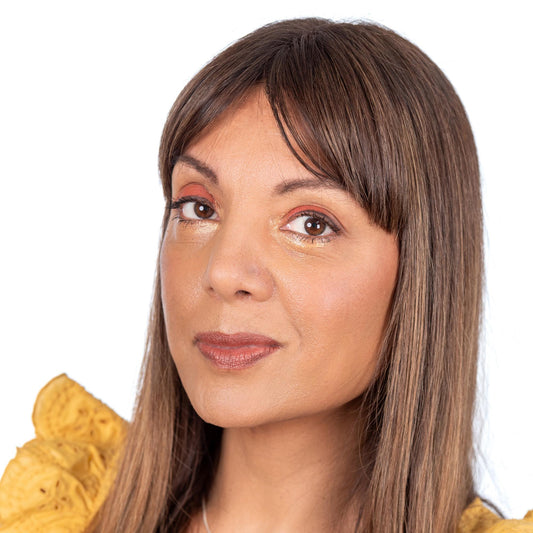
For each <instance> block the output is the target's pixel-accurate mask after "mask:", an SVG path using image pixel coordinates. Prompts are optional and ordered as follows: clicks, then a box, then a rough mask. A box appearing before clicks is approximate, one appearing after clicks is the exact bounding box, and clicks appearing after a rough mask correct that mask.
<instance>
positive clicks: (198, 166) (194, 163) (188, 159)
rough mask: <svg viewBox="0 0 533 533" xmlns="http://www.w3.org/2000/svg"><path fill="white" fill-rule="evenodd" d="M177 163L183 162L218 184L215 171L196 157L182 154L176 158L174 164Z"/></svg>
mask: <svg viewBox="0 0 533 533" xmlns="http://www.w3.org/2000/svg"><path fill="white" fill-rule="evenodd" d="M178 163H183V164H185V165H187V166H188V167H192V168H193V169H194V170H196V171H197V172H199V173H200V174H202V175H203V176H204V177H206V178H207V179H208V180H209V181H211V182H212V183H214V184H215V185H218V176H217V174H216V172H215V171H214V170H213V169H212V168H211V167H209V166H207V165H206V164H205V163H202V162H201V161H198V159H196V158H195V157H192V156H191V155H185V154H182V155H180V156H179V157H178V158H177V159H176V162H175V163H174V164H175V165H177V164H178Z"/></svg>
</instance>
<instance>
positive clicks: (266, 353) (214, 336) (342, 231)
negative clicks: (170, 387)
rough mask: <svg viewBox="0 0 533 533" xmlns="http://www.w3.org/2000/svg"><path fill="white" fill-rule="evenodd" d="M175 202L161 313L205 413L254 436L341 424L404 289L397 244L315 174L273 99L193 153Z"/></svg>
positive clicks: (182, 167) (226, 119)
mask: <svg viewBox="0 0 533 533" xmlns="http://www.w3.org/2000/svg"><path fill="white" fill-rule="evenodd" d="M172 200H173V209H172V212H171V216H170V220H169V223H168V227H167V229H166V233H165V236H164V241H163V247H162V251H161V281H162V298H163V307H164V314H165V322H166V330H167V335H168V341H169V345H170V350H171V353H172V357H173V359H174V362H175V364H176V367H177V370H178V372H179V375H180V378H181V381H182V383H183V386H184V387H185V390H186V392H187V394H188V396H189V398H190V400H191V402H192V405H193V406H194V408H195V410H196V411H197V413H198V414H199V415H200V416H201V417H202V418H203V419H204V420H205V421H207V422H210V423H212V424H215V425H219V426H222V427H244V426H256V425H259V424H264V423H267V422H275V421H281V420H288V419H293V418H296V417H304V416H309V415H316V414H319V413H331V412H332V411H335V410H337V409H339V408H341V407H342V406H345V405H346V404H347V403H348V402H350V401H351V400H352V399H354V398H356V397H357V396H359V395H360V394H361V393H362V392H364V390H365V389H366V388H367V386H368V385H369V382H370V380H371V377H372V374H373V371H374V369H375V366H376V360H377V353H378V350H379V347H380V342H381V339H382V335H383V331H384V327H385V324H386V318H387V310H388V308H389V304H390V300H391V295H392V292H393V290H394V286H395V281H396V273H397V268H398V246H397V242H396V239H395V237H394V236H393V235H391V234H389V233H387V232H385V231H384V230H382V229H381V228H379V227H377V226H376V225H374V224H372V223H371V222H370V221H369V219H368V216H367V214H366V212H365V211H364V210H363V209H362V208H361V207H360V206H359V205H358V204H357V203H356V202H355V200H354V199H353V198H352V197H351V196H350V195H349V194H348V193H347V192H345V191H344V190H342V189H341V188H340V187H338V186H335V185H332V184H324V183H321V182H320V181H319V180H318V179H317V178H316V177H315V176H313V175H312V174H311V173H310V172H308V171H307V170H305V168H304V167H303V166H302V165H301V164H300V163H299V162H298V161H297V159H296V158H295V157H294V156H293V155H292V153H291V152H290V150H289V148H288V147H287V145H286V144H285V142H284V141H283V139H282V136H281V134H280V131H279V129H278V127H277V125H276V122H275V120H274V117H273V115H272V112H271V110H270V107H269V105H268V102H267V100H266V98H265V96H264V94H263V92H261V91H256V92H253V93H251V94H250V95H249V97H248V98H247V99H246V101H245V102H244V104H241V105H240V106H239V107H234V108H232V109H230V110H229V111H227V112H226V113H225V114H224V115H223V116H222V117H221V118H220V119H219V120H218V121H217V122H215V123H214V124H213V125H212V127H210V128H209V129H208V130H207V131H205V132H204V133H203V134H202V135H201V136H200V137H199V138H197V139H196V141H195V142H193V143H192V144H191V145H190V146H189V147H188V149H187V150H186V152H185V154H184V156H183V157H182V158H181V159H180V160H179V161H178V162H177V164H176V166H175V167H174V170H173V173H172ZM237 333H238V334H241V335H235V334H237Z"/></svg>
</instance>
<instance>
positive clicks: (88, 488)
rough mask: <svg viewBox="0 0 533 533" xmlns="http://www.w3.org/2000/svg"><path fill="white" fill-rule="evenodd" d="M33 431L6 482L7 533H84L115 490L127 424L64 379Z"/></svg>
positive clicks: (49, 394)
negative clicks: (31, 438) (109, 492)
mask: <svg viewBox="0 0 533 533" xmlns="http://www.w3.org/2000/svg"><path fill="white" fill-rule="evenodd" d="M33 425H34V427H35V439H33V440H31V441H29V442H28V443H26V444H25V445H24V446H22V447H21V448H19V449H18V450H17V454H16V456H15V458H14V459H13V460H12V461H11V462H10V463H9V464H8V466H7V468H6V471H5V472H4V475H3V477H2V479H1V480H0V532H2V533H7V532H9V533H15V532H17V533H18V532H28V531H35V532H42V533H44V532H48V531H50V532H52V531H54V532H61V531H65V532H66V531H68V532H78V531H80V532H81V531H83V530H84V529H85V528H86V526H87V525H88V524H89V522H90V520H91V518H92V517H93V515H94V514H95V512H96V511H97V510H98V508H99V507H100V505H101V504H102V502H103V500H104V499H105V497H106V495H107V492H108V491H109V488H110V486H111V484H112V482H113V479H114V476H115V472H116V463H117V460H118V455H119V453H118V452H119V451H120V450H121V448H122V443H123V441H124V437H125V435H126V431H127V423H126V422H125V421H124V420H123V419H122V418H120V417H119V416H118V415H117V414H116V413H115V412H114V411H113V410H112V409H110V408H109V407H107V406H106V405H105V404H104V403H102V402H101V401H99V400H97V399H96V398H94V397H93V396H92V395H91V394H89V393H88V392H87V391H86V390H85V389H84V388H83V387H81V386H80V385H78V383H76V382H75V381H73V380H71V379H70V378H68V377H67V376H66V375H65V374H62V375H60V376H58V377H56V378H54V379H53V380H52V381H50V382H49V383H48V384H47V385H46V386H45V387H44V388H43V389H42V390H41V392H40V393H39V395H38V397H37V400H36V402H35V407H34V410H33Z"/></svg>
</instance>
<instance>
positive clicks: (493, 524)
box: [457, 498, 533, 533]
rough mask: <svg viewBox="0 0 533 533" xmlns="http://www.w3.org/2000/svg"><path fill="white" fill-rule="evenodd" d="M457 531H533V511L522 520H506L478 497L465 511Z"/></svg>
mask: <svg viewBox="0 0 533 533" xmlns="http://www.w3.org/2000/svg"><path fill="white" fill-rule="evenodd" d="M457 533H533V511H529V513H527V514H526V516H525V517H524V518H523V519H522V520H505V519H503V518H501V517H499V516H498V515H497V514H495V513H493V512H492V511H491V510H490V509H488V508H487V507H486V506H485V505H483V502H482V501H481V499H480V498H476V499H475V500H474V501H473V502H472V503H471V504H470V505H469V506H468V507H467V508H466V509H465V511H464V512H463V515H462V516H461V522H460V523H459V528H458V530H457Z"/></svg>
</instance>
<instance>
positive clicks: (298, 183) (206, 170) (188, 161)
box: [175, 154, 344, 195]
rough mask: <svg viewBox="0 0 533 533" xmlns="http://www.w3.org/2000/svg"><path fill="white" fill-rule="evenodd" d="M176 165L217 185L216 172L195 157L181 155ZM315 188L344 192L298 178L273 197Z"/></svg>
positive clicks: (277, 189)
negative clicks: (185, 166)
mask: <svg viewBox="0 0 533 533" xmlns="http://www.w3.org/2000/svg"><path fill="white" fill-rule="evenodd" d="M178 163H183V164H185V165H187V166H189V167H191V168H193V169H194V170H196V171H197V172H199V173H200V174H202V175H203V176H205V177H206V178H207V179H208V180H209V181H211V182H212V183H214V184H215V185H218V176H217V174H216V172H215V171H214V170H213V169H212V168H211V167H209V166H208V165H206V164H205V163H202V162H201V161H199V160H198V159H196V158H195V157H192V156H191V155H186V154H182V155H180V156H179V157H178V158H177V159H176V163H175V164H178ZM316 187H325V188H327V189H340V190H344V187H343V186H342V185H341V184H340V183H338V182H336V181H334V180H332V179H320V178H318V177H313V178H300V179H294V180H289V181H287V180H284V181H282V182H281V183H278V184H277V185H276V186H275V187H274V195H283V194H287V193H290V192H292V191H294V190H296V189H314V188H316Z"/></svg>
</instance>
